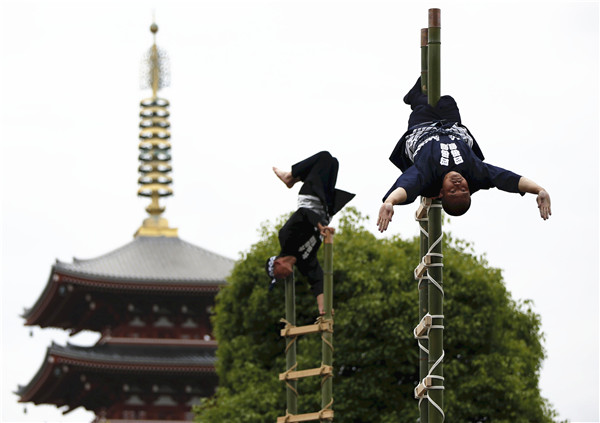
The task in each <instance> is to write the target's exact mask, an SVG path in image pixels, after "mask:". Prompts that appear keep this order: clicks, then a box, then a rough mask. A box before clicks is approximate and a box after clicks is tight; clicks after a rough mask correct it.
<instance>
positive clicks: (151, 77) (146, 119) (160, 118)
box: [134, 22, 177, 237]
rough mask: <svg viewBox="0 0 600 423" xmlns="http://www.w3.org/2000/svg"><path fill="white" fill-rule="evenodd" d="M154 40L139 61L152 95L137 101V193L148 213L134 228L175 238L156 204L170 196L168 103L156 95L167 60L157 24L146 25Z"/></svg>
mask: <svg viewBox="0 0 600 423" xmlns="http://www.w3.org/2000/svg"><path fill="white" fill-rule="evenodd" d="M150 31H151V32H152V34H153V38H154V43H153V44H152V47H151V48H150V49H149V51H148V52H147V53H146V55H145V57H144V59H143V61H142V75H141V76H142V81H141V82H142V88H150V89H151V90H152V97H150V98H145V99H143V100H142V101H141V102H140V136H139V138H140V144H139V149H140V155H139V159H140V166H139V168H138V169H139V172H140V174H141V176H140V177H139V179H138V183H139V184H140V185H141V186H140V188H139V189H138V196H140V197H149V198H150V199H151V203H150V204H149V205H148V206H147V207H146V211H147V212H148V214H149V215H150V216H149V217H148V218H146V219H144V222H143V223H142V226H140V228H139V229H138V230H137V231H136V233H135V235H134V236H135V237H138V236H169V237H176V236H177V229H176V228H170V227H169V223H168V222H167V219H165V218H163V217H162V213H163V212H164V211H165V207H164V206H161V205H160V204H159V198H160V197H169V196H171V195H173V189H172V188H171V187H170V185H171V183H172V181H173V180H172V178H171V176H169V175H168V174H169V172H171V164H170V161H171V143H170V141H169V140H170V138H171V133H170V131H169V127H170V126H171V124H170V123H169V102H168V101H167V100H166V99H164V98H160V97H158V91H159V90H160V89H161V88H164V87H167V86H168V85H169V63H168V57H167V55H166V53H165V52H164V51H163V50H161V49H159V48H158V47H157V46H156V33H157V32H158V25H156V23H155V22H153V23H152V25H151V26H150Z"/></svg>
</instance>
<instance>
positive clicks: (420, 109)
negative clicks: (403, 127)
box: [404, 78, 461, 129]
mask: <svg viewBox="0 0 600 423" xmlns="http://www.w3.org/2000/svg"><path fill="white" fill-rule="evenodd" d="M404 102H405V103H406V104H408V105H410V108H411V109H412V113H411V114H410V117H409V118H408V129H410V128H412V127H413V126H415V125H418V124H421V123H425V122H434V121H447V122H458V123H461V120H460V113H459V111H458V105H457V104H456V101H454V99H453V98H452V97H450V96H449V95H443V96H441V97H440V99H439V101H438V103H437V104H436V105H435V107H431V106H430V105H429V103H428V102H427V95H425V94H423V93H422V92H421V78H419V79H418V80H417V83H416V84H415V85H414V86H413V87H412V88H411V89H410V91H409V92H408V93H407V94H406V95H405V96H404Z"/></svg>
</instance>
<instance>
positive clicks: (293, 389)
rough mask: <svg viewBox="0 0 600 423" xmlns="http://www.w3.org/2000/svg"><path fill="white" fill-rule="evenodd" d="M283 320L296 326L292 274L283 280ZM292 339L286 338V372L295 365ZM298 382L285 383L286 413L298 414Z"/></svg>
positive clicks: (294, 288) (294, 289)
mask: <svg viewBox="0 0 600 423" xmlns="http://www.w3.org/2000/svg"><path fill="white" fill-rule="evenodd" d="M285 319H286V320H287V321H288V322H289V323H290V324H292V325H294V326H295V325H296V286H295V283H294V273H292V274H291V275H290V276H288V277H287V278H285ZM294 341H295V338H293V337H286V338H285V342H286V349H285V351H286V352H285V365H286V370H289V369H291V368H292V367H294V366H295V365H296V342H294ZM297 392H298V381H297V380H288V381H286V400H287V413H289V414H298V395H297Z"/></svg>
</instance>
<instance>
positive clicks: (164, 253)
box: [54, 236, 234, 284]
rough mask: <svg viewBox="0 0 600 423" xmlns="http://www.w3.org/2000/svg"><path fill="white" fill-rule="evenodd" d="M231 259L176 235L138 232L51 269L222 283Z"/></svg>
mask: <svg viewBox="0 0 600 423" xmlns="http://www.w3.org/2000/svg"><path fill="white" fill-rule="evenodd" d="M233 265H234V260H232V259H229V258H227V257H224V256H221V255H219V254H216V253H213V252H210V251H208V250H205V249H203V248H201V247H198V246H195V245H193V244H190V243H189V242H186V241H183V240H181V239H180V238H178V237H145V236H139V237H137V238H135V239H134V240H133V241H131V242H130V243H128V244H126V245H124V246H122V247H120V248H118V249H116V250H114V251H112V252H110V253H107V254H104V255H102V256H100V257H97V258H93V259H89V260H80V259H76V258H74V259H73V262H72V263H65V262H61V261H59V260H57V262H56V264H55V265H54V270H55V271H56V272H58V273H61V274H66V275H71V276H78V277H82V278H90V279H101V280H118V281H133V282H156V283H163V282H183V283H215V284H219V283H223V282H225V278H226V277H227V276H229V273H230V272H231V270H232V269H233Z"/></svg>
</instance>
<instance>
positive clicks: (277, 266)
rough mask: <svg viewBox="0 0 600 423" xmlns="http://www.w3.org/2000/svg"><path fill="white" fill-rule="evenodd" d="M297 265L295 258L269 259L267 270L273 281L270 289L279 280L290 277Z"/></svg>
mask: <svg viewBox="0 0 600 423" xmlns="http://www.w3.org/2000/svg"><path fill="white" fill-rule="evenodd" d="M294 264H296V257H294V256H273V257H270V258H269V259H267V263H266V264H265V270H266V272H267V275H269V277H270V278H271V279H272V280H271V285H270V288H271V289H272V288H273V286H274V285H275V282H277V279H285V278H287V277H288V276H290V275H291V274H292V272H293V269H294Z"/></svg>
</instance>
